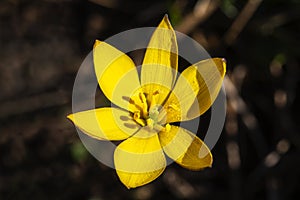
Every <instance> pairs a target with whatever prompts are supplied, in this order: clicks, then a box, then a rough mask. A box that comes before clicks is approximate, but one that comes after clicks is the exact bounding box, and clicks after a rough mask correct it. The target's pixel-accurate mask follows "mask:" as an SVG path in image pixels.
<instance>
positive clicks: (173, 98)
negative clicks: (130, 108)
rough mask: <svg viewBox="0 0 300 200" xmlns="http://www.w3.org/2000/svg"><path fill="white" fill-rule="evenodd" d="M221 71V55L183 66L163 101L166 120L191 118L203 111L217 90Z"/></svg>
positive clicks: (222, 70) (168, 121)
mask: <svg viewBox="0 0 300 200" xmlns="http://www.w3.org/2000/svg"><path fill="white" fill-rule="evenodd" d="M225 72H226V63H225V59H222V58H213V59H207V60H203V61H200V62H198V63H196V64H194V65H192V66H190V67H188V68H187V69H185V70H184V71H183V72H182V73H181V75H180V76H179V78H178V80H177V82H176V85H175V87H174V89H173V91H172V93H171V95H170V97H169V98H168V100H167V101H166V103H165V105H164V108H165V110H166V111H167V123H170V122H176V121H185V120H190V119H194V118H196V117H199V116H200V115H202V114H203V113H205V112H206V111H207V110H208V109H209V108H210V106H211V105H212V104H213V102H214V101H215V99H216V97H217V96H218V94H219V91H220V89H221V86H222V82H223V79H224V76H225ZM174 108H175V109H174Z"/></svg>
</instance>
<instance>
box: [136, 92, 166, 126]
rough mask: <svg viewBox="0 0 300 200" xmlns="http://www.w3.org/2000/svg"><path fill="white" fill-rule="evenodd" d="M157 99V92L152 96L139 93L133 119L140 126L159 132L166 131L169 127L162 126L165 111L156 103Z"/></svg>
mask: <svg viewBox="0 0 300 200" xmlns="http://www.w3.org/2000/svg"><path fill="white" fill-rule="evenodd" d="M158 97H159V91H155V92H153V93H152V94H145V93H143V92H139V94H138V99H139V102H138V103H134V104H135V106H136V107H137V108H138V110H137V111H135V112H134V113H133V119H134V120H135V121H136V122H137V123H138V124H140V125H141V126H147V127H148V128H150V129H151V130H153V129H154V130H156V131H161V130H166V129H168V128H169V127H170V125H169V124H167V125H165V126H164V124H165V118H166V111H165V110H164V109H163V108H162V106H161V105H159V104H158V103H157V102H158V101H157V100H158ZM167 127H168V128H167Z"/></svg>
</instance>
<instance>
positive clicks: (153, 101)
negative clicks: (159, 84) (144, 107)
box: [150, 90, 159, 110]
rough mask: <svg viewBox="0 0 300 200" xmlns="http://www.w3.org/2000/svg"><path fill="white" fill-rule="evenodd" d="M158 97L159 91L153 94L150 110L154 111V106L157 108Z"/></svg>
mask: <svg viewBox="0 0 300 200" xmlns="http://www.w3.org/2000/svg"><path fill="white" fill-rule="evenodd" d="M158 95H159V91H158V90H156V91H155V92H153V94H152V98H151V102H150V110H151V109H153V107H154V106H157V100H158Z"/></svg>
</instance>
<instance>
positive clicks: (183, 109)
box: [68, 16, 226, 188]
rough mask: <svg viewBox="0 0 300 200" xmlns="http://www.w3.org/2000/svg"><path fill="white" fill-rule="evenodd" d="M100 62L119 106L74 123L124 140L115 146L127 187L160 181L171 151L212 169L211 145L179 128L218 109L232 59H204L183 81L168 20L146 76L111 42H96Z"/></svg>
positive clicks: (180, 159)
mask: <svg viewBox="0 0 300 200" xmlns="http://www.w3.org/2000/svg"><path fill="white" fill-rule="evenodd" d="M93 58H94V66H95V72H96V76H97V78H98V83H99V85H100V88H101V90H102V91H103V93H104V94H105V96H106V97H107V98H108V99H109V100H110V101H111V102H112V103H113V104H115V105H116V107H105V108H98V109H93V110H88V111H83V112H78V113H74V114H71V115H69V116H68V118H69V119H71V120H72V121H73V122H74V124H75V125H76V126H77V127H79V128H80V129H81V130H82V131H83V132H84V133H86V134H88V135H89V136H91V137H94V138H96V139H99V140H112V141H116V140H124V141H122V142H121V143H120V144H119V145H118V146H117V147H116V149H115V152H114V164H115V168H116V171H117V174H118V176H119V178H120V180H121V182H122V183H123V184H124V185H125V186H126V187H127V188H135V187H138V186H142V185H145V184H147V183H149V182H151V181H153V180H155V179H156V178H157V177H158V176H159V175H160V174H161V173H162V172H163V171H164V169H165V167H166V158H165V154H166V155H167V156H168V157H170V158H172V159H173V160H174V161H175V162H176V163H178V164H179V165H181V166H182V167H184V168H187V169H191V170H200V169H203V168H205V167H210V166H211V165H212V155H211V153H210V150H209V148H208V147H207V146H206V145H205V144H204V142H203V141H202V140H201V139H199V138H198V137H197V136H196V135H195V134H193V133H192V132H190V131H188V130H186V129H184V128H181V127H179V126H176V125H173V124H172V123H173V122H180V121H187V120H191V119H194V118H196V117H199V116H200V115H201V114H203V113H204V112H206V111H207V110H208V109H209V108H210V106H211V105H212V103H213V101H214V100H215V99H216V97H217V95H218V93H219V91H220V88H221V85H222V82H223V78H224V75H225V70H226V64H225V60H224V59H221V58H213V59H208V60H203V61H199V62H198V63H195V64H193V65H192V66H190V67H188V68H187V69H185V70H184V71H183V72H182V73H181V75H180V76H179V77H178V79H177V81H176V76H177V68H178V47H177V40H176V35H175V32H174V30H173V28H172V26H171V24H170V22H169V20H168V18H167V16H165V17H164V18H163V20H162V21H161V23H160V24H159V26H158V27H157V28H156V30H155V31H154V33H153V35H152V37H151V40H150V42H149V45H148V47H147V49H146V53H145V56H144V60H143V63H142V67H141V72H140V76H139V74H138V71H137V67H136V66H135V64H134V63H133V61H132V60H131V59H130V58H129V57H128V56H127V55H126V54H124V53H122V52H121V51H119V50H117V49H116V48H114V47H112V46H111V45H109V44H107V43H105V42H100V41H96V42H95V45H94V50H93ZM199 71H200V72H201V74H200V73H199Z"/></svg>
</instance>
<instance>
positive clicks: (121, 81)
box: [93, 40, 140, 110]
mask: <svg viewBox="0 0 300 200" xmlns="http://www.w3.org/2000/svg"><path fill="white" fill-rule="evenodd" d="M93 57H94V67H95V72H96V76H97V79H98V82H99V85H100V88H101V90H102V91H103V93H104V94H105V96H106V97H107V98H108V99H109V100H110V101H111V102H113V103H114V104H116V105H118V106H120V107H121V108H124V109H127V110H128V106H129V105H128V104H129V98H130V96H131V95H132V94H133V92H134V91H136V90H137V89H138V88H139V87H140V81H139V77H138V73H137V70H136V67H135V64H134V63H133V61H132V60H131V59H130V58H129V57H128V56H127V55H126V54H124V53H123V52H121V51H119V50H117V49H116V48H114V47H112V46H111V45H109V44H107V43H105V42H100V41H98V40H96V42H95V45H94V50H93Z"/></svg>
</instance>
